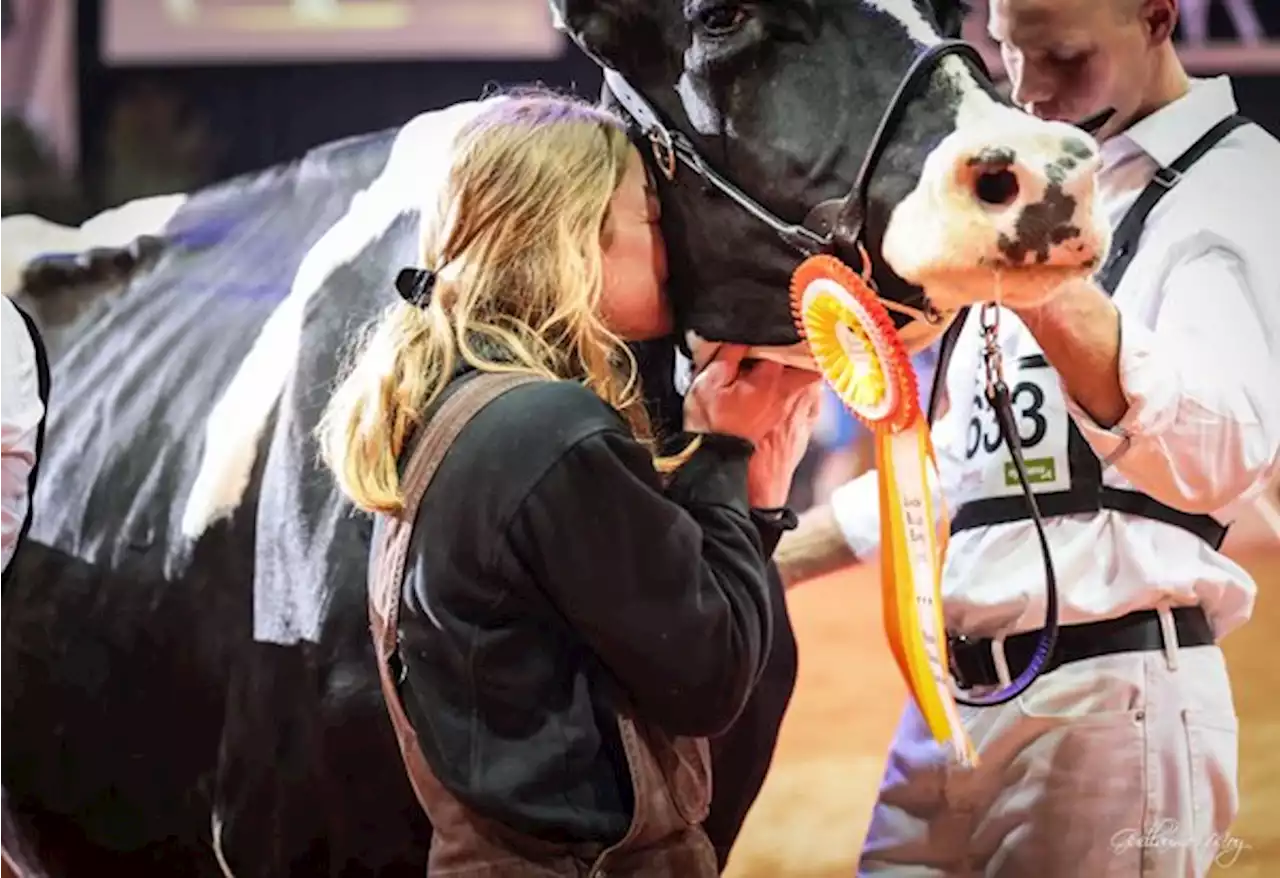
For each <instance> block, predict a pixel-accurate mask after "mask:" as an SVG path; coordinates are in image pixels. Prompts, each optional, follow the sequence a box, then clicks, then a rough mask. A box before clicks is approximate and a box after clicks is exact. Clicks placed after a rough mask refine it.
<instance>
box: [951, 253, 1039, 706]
mask: <svg viewBox="0 0 1280 878" xmlns="http://www.w3.org/2000/svg"><path fill="white" fill-rule="evenodd" d="M1000 289H1001V287H1000V275H999V273H997V274H996V298H995V301H993V302H985V303H983V305H982V311H981V312H980V314H979V319H980V323H981V326H982V362H983V367H984V369H985V372H986V378H987V386H986V394H987V402H988V403H990V405H991V408H992V409H993V410H994V411H995V414H996V421H997V422H998V423H999V424H1000V432H1001V433H1002V434H1003V435H1004V442H1005V446H1006V447H1007V448H1008V449H1009V456H1010V457H1011V458H1012V459H1013V466H1014V469H1015V470H1017V473H1018V484H1019V486H1020V487H1021V488H1022V495H1023V497H1025V498H1026V501H1027V506H1028V507H1029V508H1030V510H1031V520H1032V521H1033V522H1034V523H1035V526H1036V538H1037V539H1038V540H1039V541H1040V554H1041V557H1042V559H1043V560H1044V582H1045V608H1044V615H1045V620H1044V627H1043V628H1041V629H1040V639H1039V640H1038V641H1037V642H1036V649H1035V652H1034V653H1033V654H1032V657H1031V662H1030V663H1029V664H1028V665H1027V667H1026V668H1025V669H1024V670H1023V671H1022V673H1021V674H1019V675H1018V677H1017V678H1016V679H1015V680H1013V681H1012V682H1011V683H1010V684H1009V685H1008V686H1006V687H1005V688H1003V689H996V691H994V692H991V693H989V694H987V695H981V696H962V695H960V694H959V693H958V692H957V691H953V692H952V695H953V696H954V697H955V700H956V701H957V702H958V703H960V704H964V705H967V706H969V707H994V706H995V705H998V704H1005V703H1006V702H1009V701H1012V700H1013V699H1014V698H1017V697H1018V696H1019V695H1021V694H1022V693H1023V692H1025V691H1027V689H1028V688H1030V686H1031V684H1032V683H1034V682H1035V681H1036V678H1037V677H1039V676H1040V675H1041V674H1042V673H1043V672H1044V668H1045V667H1046V666H1047V665H1048V663H1049V658H1050V656H1052V655H1053V648H1054V646H1056V645H1057V642H1058V577H1057V575H1056V574H1055V573H1054V569H1053V556H1052V555H1051V554H1050V552H1049V538H1048V536H1047V535H1046V534H1045V530H1044V520H1043V519H1042V518H1041V517H1040V506H1039V504H1037V503H1036V495H1035V492H1034V491H1032V490H1031V479H1030V477H1029V476H1028V475H1027V465H1026V462H1025V461H1024V460H1023V459H1022V437H1021V436H1019V435H1018V424H1017V421H1016V420H1015V419H1014V416H1013V399H1012V397H1011V396H1010V393H1009V385H1008V384H1006V383H1005V380H1004V354H1003V352H1002V351H1001V350H1000V301H1001V298H1002V297H1001V295H1000ZM956 640H958V641H960V642H962V643H963V642H964V641H965V640H966V638H964V637H957V638H956ZM952 686H953V690H954V679H953V681H952Z"/></svg>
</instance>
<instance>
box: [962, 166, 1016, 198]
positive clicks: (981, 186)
mask: <svg viewBox="0 0 1280 878" xmlns="http://www.w3.org/2000/svg"><path fill="white" fill-rule="evenodd" d="M973 190H974V194H975V195H977V196H978V200H979V201H981V202H982V203H983V204H988V205H991V206H992V207H1004V206H1006V205H1009V204H1012V203H1013V200H1014V199H1015V198H1017V197H1018V176H1017V175H1016V174H1014V173H1013V171H1010V170H1008V169H1007V168H1006V169H1003V170H999V171H984V172H983V173H981V174H978V176H977V178H976V179H975V180H974V185H973Z"/></svg>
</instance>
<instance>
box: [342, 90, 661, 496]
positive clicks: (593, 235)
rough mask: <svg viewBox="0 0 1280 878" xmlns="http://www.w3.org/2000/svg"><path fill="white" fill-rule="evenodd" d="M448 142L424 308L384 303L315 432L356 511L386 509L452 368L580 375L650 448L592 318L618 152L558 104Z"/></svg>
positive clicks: (426, 243)
mask: <svg viewBox="0 0 1280 878" xmlns="http://www.w3.org/2000/svg"><path fill="white" fill-rule="evenodd" d="M488 100H489V102H490V104H491V105H490V106H488V107H485V108H483V109H482V110H481V111H480V112H479V114H478V115H477V116H476V117H475V118H474V119H473V120H472V121H471V122H469V123H468V124H467V125H466V126H465V127H464V128H463V129H462V131H461V132H460V133H459V135H458V138H457V141H456V142H455V148H454V152H453V164H452V167H451V168H450V170H449V174H448V179H447V182H446V184H445V186H444V188H443V191H442V193H441V197H440V199H439V203H438V204H437V205H436V209H435V213H434V215H424V217H423V239H422V244H423V251H422V252H423V264H424V265H425V266H426V267H427V268H429V269H431V270H433V271H436V272H437V280H436V283H435V288H434V292H433V295H432V297H431V301H430V303H429V304H428V305H427V306H426V307H418V306H415V305H411V304H408V303H406V302H397V303H396V304H394V305H391V306H390V307H389V308H388V309H387V310H386V311H385V312H384V313H383V314H382V316H381V317H380V318H379V319H378V320H377V321H376V322H375V324H374V325H373V326H372V328H371V329H370V330H369V331H367V332H366V334H365V338H364V341H363V343H362V344H361V345H360V346H359V353H358V354H357V356H356V357H355V359H354V361H353V362H352V363H351V364H350V366H349V369H348V371H347V374H346V375H345V377H344V378H342V380H341V382H340V383H339V385H338V387H337V389H336V390H335V392H334V395H333V397H332V399H331V400H330V402H329V405H328V407H327V408H326V409H325V412H324V415H323V417H322V419H321V422H320V425H319V427H318V429H317V437H318V439H319V442H320V449H321V456H322V458H323V460H324V462H325V464H326V465H327V466H328V468H329V469H330V470H331V471H332V472H333V474H334V477H335V478H336V480H337V483H338V486H339V487H340V488H341V490H342V491H343V493H345V494H346V495H347V496H348V497H349V498H350V499H351V501H352V502H353V503H355V504H356V505H357V506H358V507H360V508H362V509H365V510H367V511H371V512H388V513H396V512H399V511H400V510H401V508H402V503H403V496H402V491H401V487H400V479H399V474H398V469H397V463H398V460H399V458H400V455H401V452H402V451H404V448H405V444H406V442H407V441H408V440H409V438H410V437H411V436H412V435H413V432H414V430H415V429H416V428H418V427H419V426H420V425H421V423H422V417H423V413H424V412H425V411H427V410H428V409H429V408H430V407H431V404H432V403H433V402H434V401H435V400H436V398H437V397H439V395H440V393H441V391H443V390H444V388H445V386H446V385H447V384H448V383H449V382H450V380H451V379H452V377H453V375H454V373H455V372H456V370H457V369H458V367H459V361H463V362H466V363H468V364H470V365H471V366H473V367H474V368H476V369H481V370H484V371H491V372H499V371H504V372H522V373H532V374H535V375H540V376H544V377H546V378H549V379H571V380H578V381H581V382H582V383H583V384H584V385H586V386H587V387H588V388H590V389H591V390H592V391H594V392H595V393H596V394H597V395H598V396H599V397H600V398H601V399H603V400H604V401H605V402H607V403H608V404H610V405H611V406H613V407H614V408H615V409H617V410H618V411H619V412H620V413H621V414H622V415H623V417H624V418H625V419H626V420H627V422H628V423H629V424H630V426H631V429H632V431H633V433H634V434H635V435H636V437H637V438H638V439H639V440H641V441H642V442H646V443H650V442H651V441H652V436H651V429H650V424H649V420H648V417H647V414H646V412H645V408H644V404H643V399H642V398H641V394H640V388H639V380H638V375H637V366H636V362H635V358H634V357H633V356H632V354H631V352H630V350H629V349H628V348H627V346H626V345H625V344H624V343H623V341H622V340H621V339H620V338H619V337H618V336H617V335H615V334H614V333H613V332H611V331H610V330H609V329H608V328H607V327H606V326H605V325H604V323H603V322H602V321H601V318H600V316H599V309H598V304H599V301H600V297H601V286H602V274H603V271H602V265H601V262H602V260H601V234H602V230H603V226H604V222H605V217H606V212H607V210H608V206H609V202H610V200H611V198H612V196H613V193H614V190H615V189H616V188H617V187H618V185H619V184H620V183H621V181H622V178H623V175H624V173H625V171H626V168H627V159H628V154H629V148H630V144H629V141H628V139H627V136H626V132H625V131H624V130H623V128H622V126H621V124H620V122H619V121H618V120H617V119H616V118H615V117H613V116H612V115H610V114H609V113H607V112H605V111H604V110H601V109H598V108H596V107H594V106H591V105H589V104H586V103H583V102H581V101H578V100H576V99H573V98H569V97H564V96H560V95H557V94H552V93H548V92H525V93H518V94H509V95H503V96H499V97H496V98H490V99H488Z"/></svg>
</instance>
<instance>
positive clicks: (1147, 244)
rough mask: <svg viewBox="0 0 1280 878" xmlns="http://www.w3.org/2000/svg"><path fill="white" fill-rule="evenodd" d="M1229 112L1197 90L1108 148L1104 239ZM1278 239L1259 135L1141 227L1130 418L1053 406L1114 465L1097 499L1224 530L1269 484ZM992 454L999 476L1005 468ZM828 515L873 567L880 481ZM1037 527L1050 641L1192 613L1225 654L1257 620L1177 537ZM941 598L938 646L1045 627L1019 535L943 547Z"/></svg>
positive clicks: (1130, 303)
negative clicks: (1151, 504) (1229, 642)
mask: <svg viewBox="0 0 1280 878" xmlns="http://www.w3.org/2000/svg"><path fill="white" fill-rule="evenodd" d="M1234 112H1236V103H1235V98H1234V95H1233V93H1232V89H1231V84H1230V81H1229V79H1227V78H1226V77H1219V78H1216V79H1211V80H1194V81H1193V83H1192V88H1191V90H1190V92H1189V93H1188V94H1187V95H1186V96H1184V97H1183V98H1181V99H1180V100H1178V101H1176V102H1174V103H1173V104H1170V105H1169V106H1167V107H1164V108H1162V109H1161V110H1159V111H1158V112H1156V113H1154V114H1152V115H1151V116H1149V117H1147V118H1146V119H1144V120H1142V121H1140V122H1139V123H1137V124H1136V125H1134V126H1133V127H1132V128H1130V129H1129V130H1128V131H1127V132H1126V133H1125V134H1123V135H1120V136H1117V137H1115V138H1113V139H1111V140H1110V141H1108V142H1107V143H1106V144H1105V145H1104V147H1103V150H1102V159H1103V169H1102V171H1101V175H1100V186H1101V196H1102V198H1103V199H1104V205H1105V206H1106V208H1107V210H1108V213H1109V214H1110V217H1111V222H1112V226H1113V228H1114V227H1115V226H1116V225H1118V224H1119V222H1120V218H1121V217H1122V216H1123V214H1124V212H1125V211H1126V210H1127V209H1128V208H1129V206H1130V205H1131V204H1132V203H1133V201H1134V200H1135V199H1136V197H1137V195H1138V193H1139V192H1140V191H1141V190H1142V189H1143V188H1144V187H1145V186H1146V184H1147V183H1148V182H1149V181H1150V180H1151V179H1152V176H1153V175H1154V173H1155V171H1156V168H1157V166H1158V165H1157V163H1159V164H1160V165H1165V166H1167V165H1169V164H1171V163H1172V162H1173V161H1174V160H1175V159H1176V158H1177V157H1178V156H1179V155H1181V154H1182V153H1183V152H1185V151H1186V150H1187V149H1188V148H1189V147H1190V146H1191V145H1192V144H1193V143H1194V142H1195V141H1196V140H1198V139H1199V138H1200V137H1201V135H1203V134H1204V133H1205V132H1206V131H1208V130H1209V129H1210V128H1211V127H1213V125H1215V124H1216V123H1217V122H1219V121H1220V120H1221V119H1223V118H1224V117H1226V116H1228V115H1231V114H1232V113H1234ZM1278 230H1280V142H1278V141H1277V140H1276V139H1275V138H1273V137H1271V136H1270V135H1269V134H1267V133H1265V132H1264V131H1262V130H1261V129H1260V128H1258V127H1257V126H1254V125H1250V126H1246V127H1244V128H1239V129H1237V130H1236V131H1235V132H1233V133H1232V134H1230V135H1229V136H1228V137H1227V138H1226V139H1225V140H1223V141H1222V142H1221V143H1219V145H1218V146H1217V147H1216V148H1214V149H1213V150H1212V151H1211V152H1210V153H1208V154H1207V155H1205V156H1204V157H1202V158H1201V159H1200V161H1199V162H1197V163H1196V164H1195V165H1194V166H1193V167H1192V168H1191V169H1190V170H1189V171H1188V173H1187V174H1186V176H1185V177H1184V178H1183V179H1182V181H1181V182H1180V183H1179V184H1178V185H1177V186H1175V187H1174V188H1173V190H1172V191H1171V192H1170V193H1168V194H1167V195H1166V196H1165V198H1164V199H1163V200H1162V201H1161V202H1160V203H1159V205H1158V206H1157V207H1156V208H1155V210H1154V211H1153V212H1152V213H1151V215H1150V216H1149V217H1148V219H1147V222H1146V225H1145V231H1144V234H1143V236H1142V238H1141V242H1140V246H1139V247H1138V250H1137V255H1136V256H1135V258H1134V260H1133V262H1132V264H1131V265H1130V266H1129V270H1128V272H1127V273H1126V274H1125V276H1124V278H1123V280H1122V281H1121V283H1120V285H1119V287H1118V289H1117V290H1116V292H1115V296H1114V301H1115V303H1116V306H1117V307H1118V309H1119V310H1120V314H1121V346H1120V377H1121V384H1122V386H1123V389H1124V392H1125V396H1126V398H1127V399H1128V402H1129V409H1128V411H1127V413H1126V414H1125V416H1124V418H1123V419H1122V420H1121V422H1120V423H1119V424H1118V425H1117V426H1116V427H1115V428H1113V429H1111V430H1106V429H1103V428H1101V427H1099V426H1098V425H1096V424H1095V423H1093V422H1092V421H1091V420H1090V419H1089V417H1088V416H1087V415H1086V414H1085V413H1084V412H1083V411H1082V410H1081V409H1080V408H1079V407H1078V406H1077V405H1075V404H1074V403H1073V402H1072V401H1071V400H1070V399H1067V400H1066V408H1067V410H1068V411H1069V412H1070V415H1071V417H1072V418H1073V420H1074V421H1075V423H1076V425H1077V427H1078V428H1079V429H1080V430H1081V433H1082V434H1083V435H1084V437H1085V439H1087V440H1088V442H1089V444H1090V445H1091V446H1092V448H1093V450H1094V451H1095V453H1096V454H1097V455H1098V456H1099V458H1101V459H1102V460H1103V461H1105V462H1107V463H1108V464H1109V465H1107V466H1106V467H1105V468H1104V473H1103V479H1104V482H1105V483H1106V484H1107V485H1111V486H1113V487H1119V488H1129V489H1131V490H1137V491H1141V492H1143V493H1146V494H1149V495H1150V496H1151V497H1153V498H1155V499H1156V500H1159V501H1160V502H1162V503H1165V504H1166V505H1169V506H1172V507H1174V508H1177V509H1181V510H1184V511H1187V512H1192V513H1208V514H1212V515H1213V516H1214V517H1216V518H1217V519H1218V520H1219V521H1222V522H1224V523H1228V522H1230V521H1231V520H1232V519H1233V518H1234V517H1236V515H1237V514H1238V513H1239V512H1240V511H1241V509H1242V508H1243V504H1244V503H1246V502H1248V501H1249V500H1250V499H1251V498H1252V497H1253V496H1256V493H1257V492H1258V491H1260V490H1263V489H1264V488H1265V486H1266V484H1267V483H1268V481H1269V480H1270V479H1271V478H1272V476H1273V474H1274V473H1275V472H1276V470H1277V467H1278V466H1280V231H1278ZM977 322H978V321H977V320H976V319H974V320H971V321H970V325H969V326H966V328H965V331H964V332H962V334H961V337H960V340H959V342H958V344H957V346H956V348H955V351H954V353H953V355H952V359H951V363H950V368H949V369H948V373H947V376H946V385H945V392H946V399H947V400H948V402H949V405H948V408H947V410H946V413H945V414H944V415H943V416H942V417H941V418H939V419H938V421H937V423H935V425H934V428H933V437H934V442H935V445H936V448H937V453H938V466H939V479H940V481H941V488H942V492H943V494H944V496H945V498H946V502H947V506H948V507H949V512H950V514H954V510H955V509H956V508H957V505H958V504H959V503H961V502H963V501H964V500H965V499H966V494H969V493H970V492H971V488H972V483H973V478H971V477H967V476H969V475H970V474H966V472H965V466H966V464H965V449H966V444H967V443H971V439H972V435H971V429H972V428H971V425H970V417H971V414H972V413H973V411H974V408H973V406H974V401H973V400H974V397H975V395H977V394H981V392H982V390H981V387H980V386H979V384H978V381H977V379H978V376H979V375H980V374H981V362H980V357H981V351H980V337H979V330H978V328H977ZM1001 330H1002V332H1001V338H1002V344H1010V343H1012V344H1015V345H1017V344H1027V343H1028V342H1029V340H1030V334H1029V333H1027V332H1026V331H1025V330H1023V329H1021V326H1020V324H1019V323H1018V321H1017V319H1016V318H1015V317H1014V315H1013V314H1012V313H1010V312H1008V311H1004V310H1002V312H1001ZM1008 353H1009V352H1008V350H1006V363H1008V362H1009V359H1010V358H1009V356H1008ZM1058 387H1061V384H1060V382H1059V383H1058ZM1063 393H1065V390H1063ZM999 453H1000V454H1002V455H1005V456H1006V459H1007V454H1008V452H1007V451H1006V450H1003V449H1002V450H1001V451H1000V452H999ZM831 502H832V507H833V511H834V513H835V517H836V520H837V522H838V523H839V525H840V528H841V530H842V531H843V533H844V535H845V538H846V539H847V541H848V542H849V545H850V547H851V548H852V549H853V551H854V552H855V553H856V554H857V555H859V556H860V557H866V556H868V555H869V554H872V553H874V552H875V551H876V549H877V548H878V545H879V538H880V524H879V508H878V493H877V485H876V473H875V472H874V471H873V472H870V473H867V474H866V475H864V476H862V477H861V478H859V479H856V480H854V481H853V482H850V483H849V484H847V485H845V486H843V487H841V488H840V489H839V490H837V491H836V492H835V494H834V495H833V497H832V501H831ZM1045 526H1046V532H1047V536H1048V540H1049V545H1050V549H1051V551H1052V556H1053V561H1054V568H1055V571H1056V573H1057V577H1058V588H1059V596H1060V620H1061V622H1062V623H1063V624H1076V623H1081V622H1087V621H1094V620H1098V619H1108V618H1114V617H1117V616H1122V615H1124V614H1126V613H1129V612H1132V611H1134V610H1138V609H1147V608H1152V607H1157V606H1161V605H1167V606H1182V605H1191V604H1200V605H1201V606H1203V607H1204V608H1205V611H1206V613H1207V615H1208V616H1209V620H1210V622H1211V623H1212V625H1213V627H1214V630H1215V633H1216V634H1217V636H1218V637H1219V638H1221V637H1222V636H1223V635H1225V634H1226V633H1227V632H1229V631H1230V630H1232V629H1233V628H1235V627H1237V626H1239V625H1241V624H1243V623H1244V622H1245V621H1247V620H1248V618H1249V616H1250V614H1251V612H1252V610H1253V602H1254V596H1255V591H1256V588H1255V585H1254V583H1253V581H1252V579H1250V577H1249V575H1248V574H1247V573H1246V572H1245V571H1244V570H1243V569H1242V568H1241V567H1240V566H1239V565H1237V564H1236V563H1234V562H1233V561H1231V560H1230V559H1228V558H1226V557H1225V556H1223V555H1222V554H1221V553H1220V552H1217V551H1215V550H1214V549H1212V548H1211V547H1210V546H1209V545H1208V544H1206V543H1205V542H1204V541H1202V540H1201V539H1199V538H1198V537H1195V536H1193V535H1192V534H1190V533H1189V532H1187V531H1185V530H1183V529H1181V528H1178V527H1175V526H1173V525H1169V524H1164V523H1162V522H1158V521H1153V520H1151V519H1146V518H1139V517H1134V516H1131V515H1128V514H1125V513H1121V512H1115V511H1110V510H1104V511H1102V512H1098V513H1090V514H1084V515H1072V516H1065V517H1060V518H1054V519H1049V520H1047V521H1046V522H1045ZM942 591H943V597H944V609H945V617H946V622H947V626H948V629H949V630H952V631H956V632H962V633H965V634H969V635H971V636H993V637H1001V636H1007V635H1009V634H1013V633H1018V632H1022V631H1028V630H1032V629H1036V628H1039V627H1041V626H1042V625H1043V624H1044V611H1045V599H1044V597H1045V582H1044V573H1043V562H1042V560H1041V554H1040V549H1039V544H1038V542H1037V539H1036V535H1035V526H1034V525H1033V524H1032V523H1031V522H1030V521H1029V520H1023V521H1015V522H1010V523H1007V524H1000V525H993V526H989V527H978V528H974V529H971V530H965V531H961V532H960V533H957V534H954V535H953V537H952V539H951V544H950V548H949V550H948V554H947V559H946V564H945V568H944V572H943V582H942Z"/></svg>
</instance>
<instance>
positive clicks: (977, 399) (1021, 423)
mask: <svg viewBox="0 0 1280 878" xmlns="http://www.w3.org/2000/svg"><path fill="white" fill-rule="evenodd" d="M1010 400H1011V401H1012V402H1013V410H1014V412H1015V416H1016V417H1017V419H1018V438H1019V439H1020V440H1021V441H1022V447H1023V448H1030V447H1032V446H1034V445H1038V444H1039V443H1040V441H1041V440H1042V439H1044V434H1045V432H1046V431H1047V430H1048V428H1049V423H1048V421H1046V420H1045V417H1044V415H1043V414H1041V413H1040V410H1041V409H1042V408H1043V407H1044V391H1043V390H1041V389H1040V385H1038V384H1036V383H1035V382H1034V381H1019V382H1018V383H1017V384H1015V385H1014V388H1013V393H1012V394H1011V395H1010ZM1028 429H1030V433H1028ZM979 447H981V448H982V450H984V451H986V452H987V453H988V454H994V453H995V452H996V451H997V450H998V449H999V448H1000V422H999V421H998V420H996V412H995V409H993V408H992V407H991V404H990V403H989V402H987V397H986V394H984V393H975V394H974V396H973V417H971V418H970V419H969V430H968V433H967V436H966V441H965V449H964V457H965V460H972V459H973V456H974V455H975V454H977V453H978V448H979Z"/></svg>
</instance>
